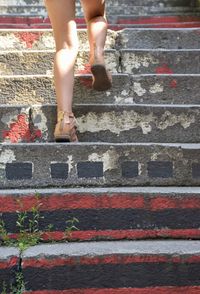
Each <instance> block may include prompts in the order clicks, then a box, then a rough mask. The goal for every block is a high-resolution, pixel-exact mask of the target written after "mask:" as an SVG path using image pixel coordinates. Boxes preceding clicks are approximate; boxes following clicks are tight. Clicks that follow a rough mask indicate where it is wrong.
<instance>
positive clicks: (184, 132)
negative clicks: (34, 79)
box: [0, 104, 200, 143]
mask: <svg viewBox="0 0 200 294" xmlns="http://www.w3.org/2000/svg"><path fill="white" fill-rule="evenodd" d="M74 113H75V115H76V118H77V122H78V137H79V140H80V142H112V143H121V142H123V143H128V142H129V143H132V142H138V143H139V142H157V143H176V142H179V143H198V142H199V138H200V119H199V117H200V105H198V106H191V105H190V106H188V105H185V106H180V105H173V106H171V105H165V106H164V105H130V104H129V105H124V104H121V105H112V104H104V105H99V104H78V105H74ZM0 115H1V123H0V134H1V135H0V141H1V142H9V143H20V142H27V133H28V132H29V133H30V134H31V131H33V130H34V132H36V133H37V134H40V135H39V136H38V137H37V136H36V137H35V138H33V142H54V135H53V133H54V128H55V124H56V106H55V105H54V106H51V105H46V106H42V107H41V106H32V107H13V106H11V107H8V106H6V107H5V106H4V107H1V108H0ZM29 139H31V136H30V138H29Z"/></svg>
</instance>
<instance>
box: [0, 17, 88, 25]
mask: <svg viewBox="0 0 200 294" xmlns="http://www.w3.org/2000/svg"><path fill="white" fill-rule="evenodd" d="M75 21H76V23H77V24H85V20H84V18H76V19H75ZM43 23H48V24H50V19H49V18H48V17H47V18H44V19H43V18H42V17H12V16H2V17H1V18H0V24H15V25H16V24H27V25H31V24H43Z"/></svg>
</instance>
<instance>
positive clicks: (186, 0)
mask: <svg viewBox="0 0 200 294" xmlns="http://www.w3.org/2000/svg"><path fill="white" fill-rule="evenodd" d="M43 3H44V1H43V0H34V1H33V0H1V5H9V6H13V5H22V6H23V5H35V6H37V5H43ZM123 3H124V4H126V5H130V4H134V5H135V6H138V5H141V6H155V7H156V6H157V7H158V6H161V7H168V6H169V7H172V6H175V7H176V6H188V7H190V6H191V7H193V6H196V5H198V4H197V3H198V2H197V1H193V2H192V1H191V0H162V3H161V1H160V0H150V1H149V0H148V1H147V0H135V1H134V3H133V1H132V0H124V1H123ZM119 4H121V2H120V1H116V0H115V1H113V0H107V6H109V5H112V6H118V5H119ZM77 5H80V4H79V3H77Z"/></svg>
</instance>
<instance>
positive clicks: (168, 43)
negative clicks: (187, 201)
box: [4, 28, 200, 50]
mask: <svg viewBox="0 0 200 294" xmlns="http://www.w3.org/2000/svg"><path fill="white" fill-rule="evenodd" d="M4 38H6V35H4ZM5 42H6V41H5ZM115 48H117V49H172V50H176V49H199V48H200V30H199V29H156V28H152V29H149V28H147V29H145V28H140V29H125V30H123V31H122V32H118V34H117V40H116V45H115ZM11 50H12V49H11Z"/></svg>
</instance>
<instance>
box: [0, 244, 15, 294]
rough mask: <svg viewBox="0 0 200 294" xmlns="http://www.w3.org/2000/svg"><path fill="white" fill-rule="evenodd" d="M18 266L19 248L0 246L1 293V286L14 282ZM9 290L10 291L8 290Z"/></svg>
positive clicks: (1, 288) (0, 288)
mask: <svg viewBox="0 0 200 294" xmlns="http://www.w3.org/2000/svg"><path fill="white" fill-rule="evenodd" d="M0 242H1V241H0ZM18 266H19V250H18V249H16V248H14V247H2V246H0V292H1V293H3V287H4V289H5V287H6V288H7V289H8V286H10V285H11V284H13V283H14V281H15V273H16V272H17V270H18ZM9 292H10V291H9ZM9 292H4V293H9Z"/></svg>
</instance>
